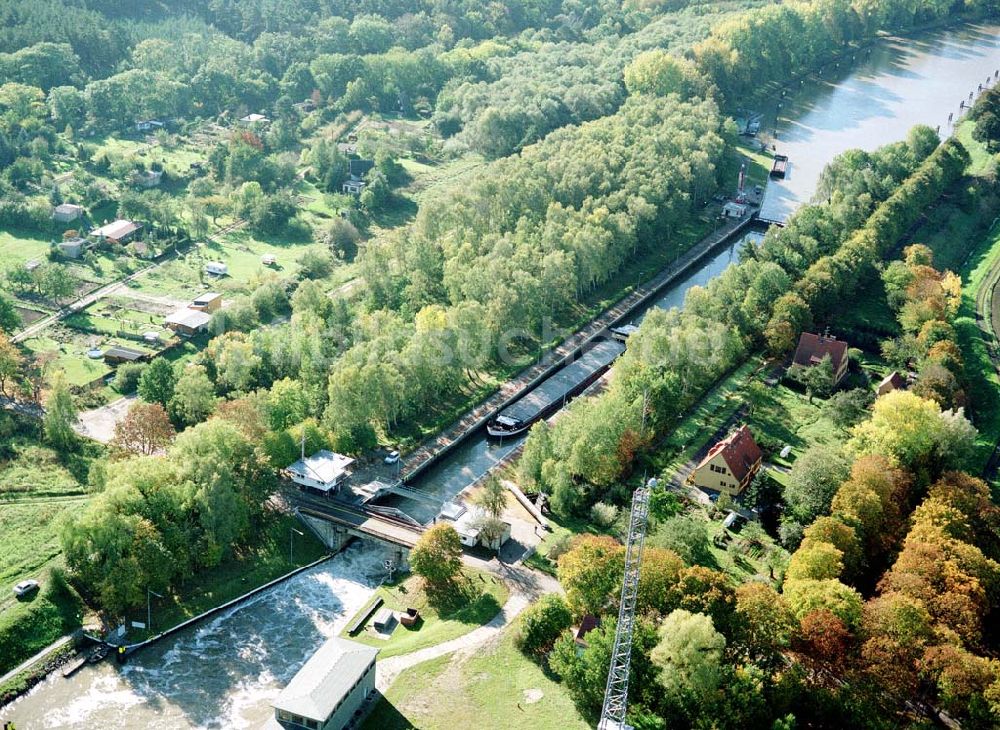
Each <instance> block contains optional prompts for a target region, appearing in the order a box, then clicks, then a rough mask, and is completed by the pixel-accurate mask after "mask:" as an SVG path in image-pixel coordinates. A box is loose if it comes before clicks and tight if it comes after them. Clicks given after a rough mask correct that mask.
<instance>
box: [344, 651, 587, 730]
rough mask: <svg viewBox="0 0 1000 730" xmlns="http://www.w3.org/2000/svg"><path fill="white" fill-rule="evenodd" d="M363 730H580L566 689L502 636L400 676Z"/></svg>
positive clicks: (581, 723) (581, 725)
mask: <svg viewBox="0 0 1000 730" xmlns="http://www.w3.org/2000/svg"><path fill="white" fill-rule="evenodd" d="M362 727H363V728H365V730H404V729H406V728H420V729H421V730H455V728H460V727H475V728H477V729H478V730H508V729H509V728H531V730H584V728H589V727H591V725H590V724H589V723H588V722H587V721H586V720H585V719H584V718H583V717H582V716H581V715H580V712H579V711H578V710H577V709H576V707H575V706H574V704H573V701H572V699H571V698H570V697H569V694H568V693H567V692H566V690H565V689H564V688H563V687H562V686H561V685H560V684H559V683H558V682H556V681H555V680H554V679H552V678H551V677H550V676H548V675H547V674H546V673H545V672H543V671H542V669H541V668H540V667H539V666H538V665H537V664H535V663H534V662H532V661H531V660H530V659H528V658H527V657H525V656H524V655H523V654H521V652H519V651H518V650H517V649H516V648H514V645H513V642H512V641H511V639H510V637H509V635H504V636H502V637H501V638H499V639H498V640H495V641H493V642H491V643H490V644H488V645H486V646H484V647H480V648H478V649H477V650H476V651H475V652H474V653H471V654H460V655H450V656H444V657H440V658H438V659H433V660H431V661H428V662H424V663H423V664H418V665H417V666H415V667H412V668H410V669H407V670H406V671H404V672H403V673H402V674H401V675H400V676H399V678H398V679H397V680H396V681H395V682H394V683H393V685H392V687H390V688H389V690H388V692H386V694H385V696H384V697H383V698H382V699H381V700H379V702H378V704H377V705H376V706H375V709H374V710H373V711H372V713H371V715H369V716H368V718H367V719H366V720H365V723H364V725H362Z"/></svg>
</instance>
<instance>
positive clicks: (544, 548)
mask: <svg viewBox="0 0 1000 730" xmlns="http://www.w3.org/2000/svg"><path fill="white" fill-rule="evenodd" d="M548 520H549V528H550V530H551V531H550V532H546V533H545V537H543V538H542V541H541V542H540V543H538V546H537V547H536V548H535V551H534V552H533V553H532V554H531V555H529V556H528V557H527V558H526V559H525V561H524V564H525V565H528V566H530V567H532V568H535V569H536V570H540V571H542V572H543V573H548V574H549V575H553V576H554V575H555V574H556V560H555V559H554V558H551V557H549V552H550V551H551V550H552V549H553V548H554V547H560V548H563V547H564V546H565V543H566V541H567V540H568V539H571V538H572V537H573V536H574V535H582V534H585V533H589V534H592V535H602V534H606V531H605V530H601V529H600V528H598V527H597V526H596V525H594V524H592V523H590V522H588V521H587V520H583V519H580V518H578V517H566V518H561V517H556V516H555V515H549V516H548Z"/></svg>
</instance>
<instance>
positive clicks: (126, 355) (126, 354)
mask: <svg viewBox="0 0 1000 730" xmlns="http://www.w3.org/2000/svg"><path fill="white" fill-rule="evenodd" d="M145 359H146V353H145V352H143V351H142V350H133V349H132V348H131V347H122V346H120V345H116V346H114V347H111V348H109V349H107V350H105V351H104V362H106V363H108V364H109V365H117V364H118V363H123V362H139V361H140V360H145Z"/></svg>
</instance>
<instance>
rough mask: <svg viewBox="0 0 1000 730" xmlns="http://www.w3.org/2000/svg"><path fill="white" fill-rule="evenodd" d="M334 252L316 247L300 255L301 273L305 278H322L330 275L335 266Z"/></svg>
mask: <svg viewBox="0 0 1000 730" xmlns="http://www.w3.org/2000/svg"><path fill="white" fill-rule="evenodd" d="M334 263H335V262H334V260H333V254H331V253H330V252H329V251H320V250H317V249H314V248H311V249H309V250H307V251H306V252H305V253H303V254H302V255H301V256H299V260H298V264H299V267H300V269H301V270H300V272H299V275H300V276H301V278H303V279H322V278H323V277H325V276H329V275H330V272H331V271H333V266H334Z"/></svg>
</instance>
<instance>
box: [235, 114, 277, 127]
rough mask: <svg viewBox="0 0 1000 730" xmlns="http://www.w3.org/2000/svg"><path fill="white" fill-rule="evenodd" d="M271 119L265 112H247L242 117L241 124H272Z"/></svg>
mask: <svg viewBox="0 0 1000 730" xmlns="http://www.w3.org/2000/svg"><path fill="white" fill-rule="evenodd" d="M270 123H271V120H270V119H268V118H267V117H265V116H264V115H263V114H247V115H246V116H245V117H242V118H241V119H240V124H242V125H244V126H249V125H251V124H270Z"/></svg>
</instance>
